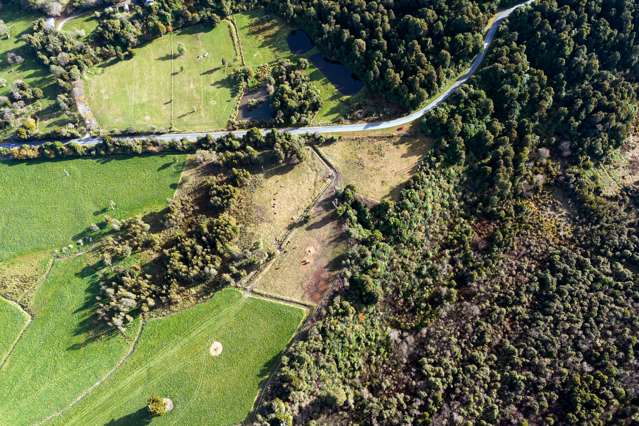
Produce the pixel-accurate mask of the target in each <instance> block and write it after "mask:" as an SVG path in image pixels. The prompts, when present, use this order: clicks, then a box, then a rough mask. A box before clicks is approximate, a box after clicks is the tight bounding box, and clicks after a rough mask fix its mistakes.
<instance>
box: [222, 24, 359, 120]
mask: <svg viewBox="0 0 639 426" xmlns="http://www.w3.org/2000/svg"><path fill="white" fill-rule="evenodd" d="M233 19H234V20H235V23H236V25H237V30H238V32H239V36H240V41H241V42H242V49H243V51H244V59H245V61H246V64H247V65H248V66H250V67H252V68H257V67H258V66H260V65H263V64H268V63H272V62H275V61H277V60H280V59H287V58H289V59H290V58H293V57H294V56H295V55H293V53H292V52H291V50H290V49H289V48H288V41H287V37H288V35H289V33H290V32H291V28H290V27H288V26H287V25H286V24H285V23H284V22H283V21H282V20H281V19H279V18H277V17H275V16H273V15H265V13H264V12H262V11H254V12H246V13H239V14H237V15H234V16H233ZM316 53H318V50H317V49H311V50H310V51H309V52H307V53H306V54H304V57H305V58H307V59H308V60H309V62H310V57H311V56H313V55H315V54H316ZM307 74H308V76H309V77H310V79H311V81H312V82H313V85H314V86H315V87H316V88H317V90H318V91H319V93H320V97H321V99H322V107H321V108H320V111H319V112H318V113H317V115H316V116H315V119H314V120H313V124H320V123H334V122H336V121H338V120H339V119H340V118H342V117H344V116H345V115H346V114H347V112H348V110H349V102H350V101H351V99H352V97H350V96H344V95H342V94H341V93H340V91H339V90H337V88H336V87H335V86H334V85H333V83H331V81H330V80H329V79H328V78H326V76H325V75H324V74H323V73H322V72H321V71H320V70H319V69H318V68H317V67H316V66H314V65H313V63H312V62H311V64H310V67H309V68H308V71H307ZM357 96H359V94H358V95H355V97H357Z"/></svg>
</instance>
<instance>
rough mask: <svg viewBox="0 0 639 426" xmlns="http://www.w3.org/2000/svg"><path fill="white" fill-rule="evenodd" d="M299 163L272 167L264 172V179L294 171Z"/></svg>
mask: <svg viewBox="0 0 639 426" xmlns="http://www.w3.org/2000/svg"><path fill="white" fill-rule="evenodd" d="M295 166H297V164H284V165H281V166H277V167H271V168H270V169H268V170H266V171H265V172H264V179H268V178H272V177H275V176H284V175H286V174H288V173H290V172H292V171H293V169H294V168H295Z"/></svg>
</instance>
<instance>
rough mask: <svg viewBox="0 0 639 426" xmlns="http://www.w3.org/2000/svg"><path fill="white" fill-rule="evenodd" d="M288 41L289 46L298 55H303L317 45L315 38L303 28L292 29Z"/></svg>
mask: <svg viewBox="0 0 639 426" xmlns="http://www.w3.org/2000/svg"><path fill="white" fill-rule="evenodd" d="M286 41H287V42H288V48H289V49H291V52H293V53H294V54H296V55H303V54H305V53H306V52H308V51H309V50H311V49H312V48H313V47H315V44H313V40H311V38H310V37H309V36H308V34H306V33H305V32H304V31H301V30H293V31H291V33H290V34H289V35H288V38H287V39H286Z"/></svg>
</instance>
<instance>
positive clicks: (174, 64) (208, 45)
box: [85, 22, 238, 131]
mask: <svg viewBox="0 0 639 426" xmlns="http://www.w3.org/2000/svg"><path fill="white" fill-rule="evenodd" d="M180 44H181V45H183V46H184V47H185V48H186V52H185V53H184V54H183V55H179V54H178V45H180ZM134 52H135V54H134V56H133V58H131V59H128V60H123V61H118V62H115V63H114V64H109V63H107V64H103V65H100V66H98V67H95V68H94V69H93V70H92V71H90V72H89V73H88V76H87V77H86V84H85V90H86V96H87V99H88V102H89V105H90V107H91V109H92V111H93V114H94V115H95V117H96V119H97V120H98V123H99V124H100V126H101V127H102V128H104V129H107V130H126V129H136V130H157V131H160V130H169V129H173V130H194V131H195V130H213V129H221V128H225V127H226V124H227V121H228V119H229V118H230V116H231V113H232V112H233V110H234V107H235V98H234V94H235V93H234V83H233V81H232V78H231V75H232V69H233V67H234V65H236V64H237V63H238V60H237V58H236V54H235V48H234V46H233V41H232V39H231V35H230V28H229V24H228V23H227V22H221V23H220V24H219V25H217V26H216V27H215V28H212V29H211V28H210V26H205V25H196V26H193V27H188V28H186V29H184V30H181V31H179V32H177V33H171V34H167V35H165V36H163V37H161V38H159V39H157V40H154V41H153V42H151V43H149V44H147V45H145V46H143V47H141V48H139V49H136V50H135V51H134ZM207 54H208V55H207ZM205 56H206V57H205ZM222 59H224V60H225V61H226V63H227V64H228V65H227V67H224V66H223V65H222Z"/></svg>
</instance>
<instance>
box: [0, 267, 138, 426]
mask: <svg viewBox="0 0 639 426" xmlns="http://www.w3.org/2000/svg"><path fill="white" fill-rule="evenodd" d="M89 260H90V259H87V258H86V257H76V258H74V259H71V260H66V261H62V262H59V263H57V264H56V265H55V266H54V268H53V270H52V271H51V274H50V276H49V279H48V280H47V281H46V282H45V283H43V284H42V286H41V287H40V288H39V289H38V291H37V293H36V296H35V300H34V302H33V306H32V309H33V321H32V322H31V324H30V325H29V326H28V327H27V329H26V330H25V332H24V334H23V335H22V338H21V339H20V340H19V341H18V344H17V345H16V347H15V350H14V352H13V353H12V354H11V356H10V357H9V358H8V359H7V362H6V363H5V364H4V366H3V367H2V370H1V371H0V395H4V396H3V398H0V419H1V420H0V423H2V424H6V425H30V424H34V423H37V422H39V421H41V420H44V419H45V418H47V417H48V416H50V415H51V414H53V413H55V412H57V411H58V410H61V409H63V408H64V407H66V406H67V405H68V404H70V403H71V402H72V401H73V400H74V399H75V398H76V397H78V396H79V395H80V394H81V393H82V392H83V391H84V390H85V389H87V388H89V387H90V386H91V385H93V384H94V383H95V382H97V381H98V380H99V379H101V378H102V377H103V376H105V375H106V374H107V372H108V371H109V370H110V369H112V368H113V367H114V366H115V365H116V363H117V362H118V360H120V359H121V358H122V357H123V356H124V355H125V354H126V353H127V352H128V350H129V347H130V345H131V344H132V337H133V335H135V333H136V331H137V329H138V328H139V326H140V323H139V322H136V323H135V324H133V325H132V326H131V327H130V331H129V333H128V334H129V335H128V336H121V335H111V334H107V335H102V336H100V335H99V334H95V333H92V330H96V328H95V326H94V324H93V316H92V315H93V303H94V297H95V293H96V291H97V286H98V283H97V282H96V277H95V275H94V272H95V271H93V270H92V269H91V268H90V267H88V266H87V263H90V262H88V261H89ZM3 328H4V326H3Z"/></svg>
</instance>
